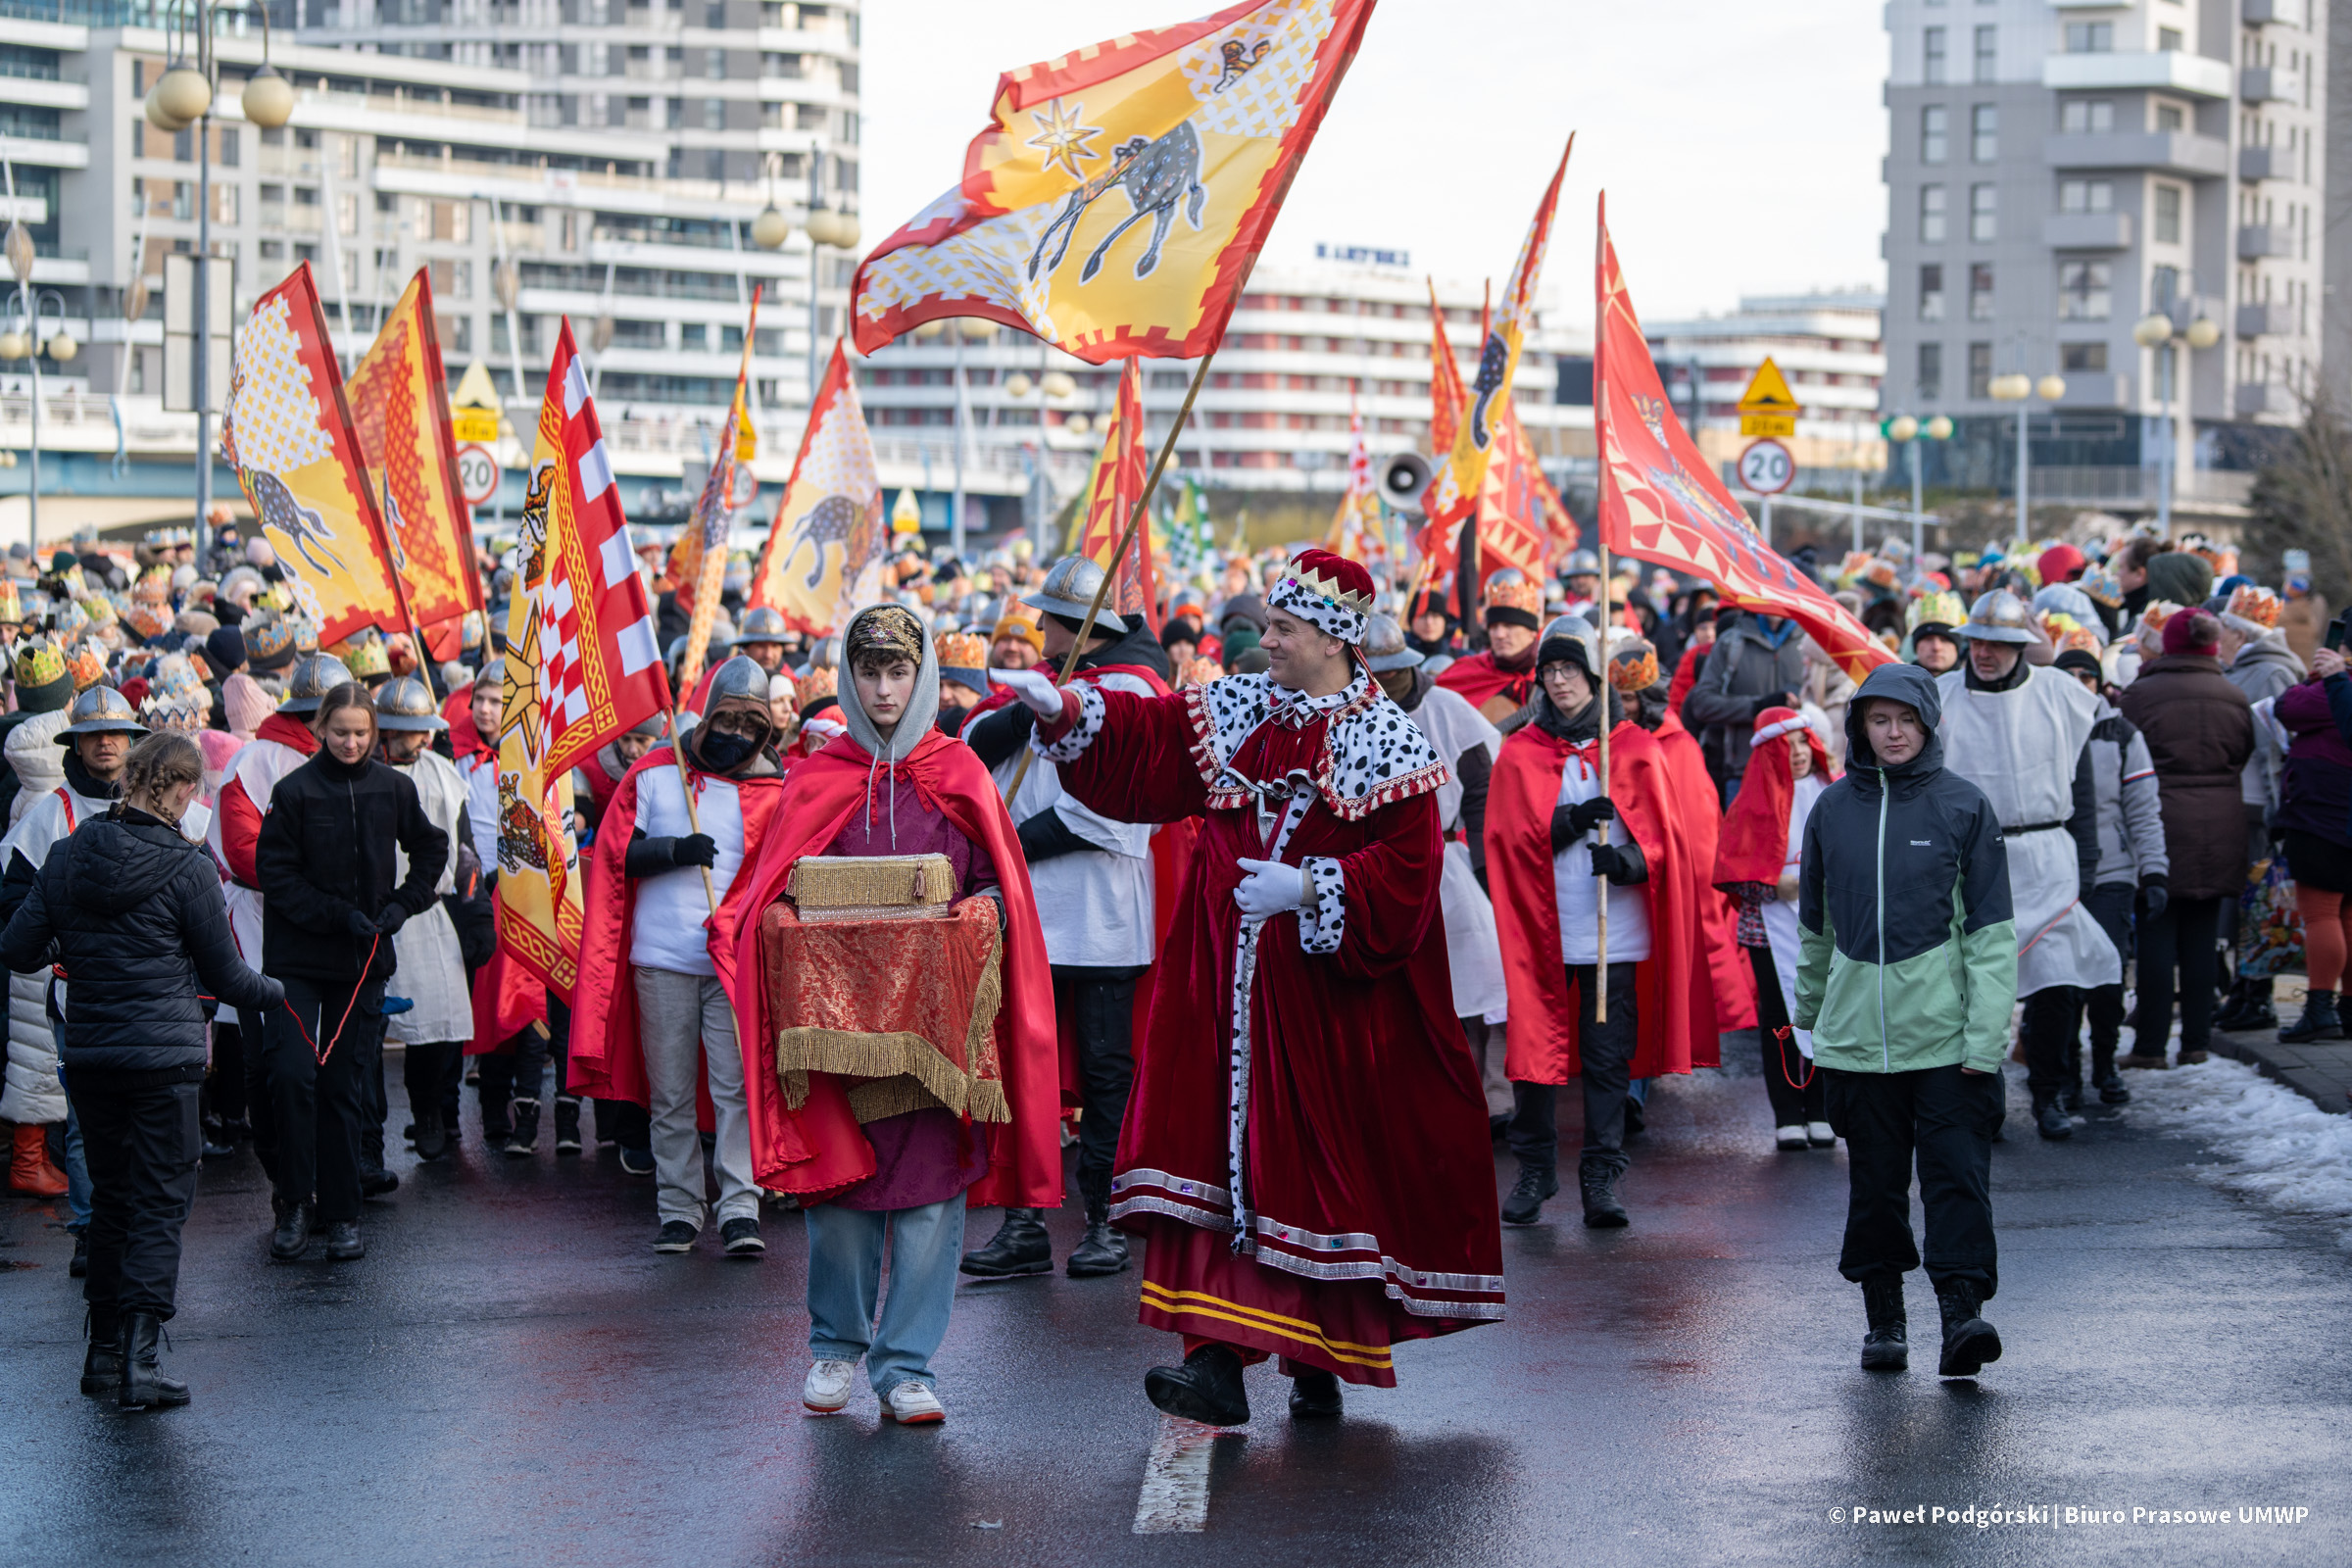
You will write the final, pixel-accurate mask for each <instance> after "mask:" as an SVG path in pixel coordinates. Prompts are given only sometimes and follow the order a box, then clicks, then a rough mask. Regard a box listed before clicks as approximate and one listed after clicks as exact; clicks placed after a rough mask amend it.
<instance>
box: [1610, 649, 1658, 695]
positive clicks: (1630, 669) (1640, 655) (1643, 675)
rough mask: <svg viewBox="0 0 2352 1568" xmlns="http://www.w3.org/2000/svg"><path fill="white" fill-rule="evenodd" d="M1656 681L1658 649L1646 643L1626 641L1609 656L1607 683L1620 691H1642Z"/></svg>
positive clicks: (1653, 684)
mask: <svg viewBox="0 0 2352 1568" xmlns="http://www.w3.org/2000/svg"><path fill="white" fill-rule="evenodd" d="M1657 683H1658V651H1657V650H1656V649H1655V648H1652V647H1650V646H1649V644H1647V643H1642V642H1637V643H1628V644H1627V645H1626V646H1625V647H1623V648H1621V649H1619V650H1618V651H1617V653H1616V654H1615V655H1614V656H1612V657H1611V659H1610V662H1609V684H1610V685H1612V686H1614V687H1616V688H1617V689H1618V690H1619V691H1621V692H1644V691H1647V690H1649V688H1651V687H1652V686H1655V685H1656V684H1657Z"/></svg>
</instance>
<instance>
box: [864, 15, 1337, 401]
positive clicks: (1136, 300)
mask: <svg viewBox="0 0 2352 1568" xmlns="http://www.w3.org/2000/svg"><path fill="white" fill-rule="evenodd" d="M1372 6H1373V0H1248V3H1245V4H1241V5H1234V6H1228V7H1226V8H1225V9H1224V10H1222V11H1219V12H1217V13H1216V14H1214V15H1213V16H1207V17H1201V18H1199V19H1197V20H1195V21H1192V22H1186V23H1179V24H1177V25H1174V26H1169V27H1154V28H1151V29H1148V30H1146V31H1142V32H1132V33H1125V34H1122V35H1121V36H1119V37H1116V38H1112V39H1109V40H1107V41H1105V42H1103V43H1099V44H1093V45H1090V46H1089V47H1087V48H1084V49H1080V50H1077V51H1075V52H1073V53H1071V54H1067V55H1064V56H1062V57H1061V58H1059V59H1057V60H1047V61H1043V62H1040V63H1039V64H1037V65H1033V66H1023V67H1021V68H1020V69H1018V70H1016V71H1008V72H1006V73H1005V74H1004V75H1003V76H1001V77H999V78H998V81H997V94H996V101H995V104H994V105H993V107H992V110H991V114H990V119H989V124H988V126H987V128H986V129H984V130H982V131H981V132H980V134H979V135H977V136H975V137H973V138H972V142H971V146H970V147H969V149H968V150H967V151H966V152H965V154H964V161H963V177H962V179H961V180H960V181H959V182H958V183H957V184H956V186H955V187H954V188H952V189H951V190H949V191H948V193H947V194H946V195H944V196H942V197H940V198H939V199H938V200H937V201H935V202H933V203H932V204H931V205H930V206H929V207H926V208H924V209H923V210H922V211H921V212H919V213H917V214H916V215H915V216H914V218H913V219H912V220H911V221H908V222H907V225H906V226H905V227H903V228H901V229H900V230H899V231H898V232H897V233H895V234H893V235H891V236H890V237H889V238H888V239H886V240H884V241H883V242H882V243H881V245H880V246H879V247H877V248H876V249H875V251H874V253H873V254H872V255H871V256H869V257H867V258H866V259H865V263H864V265H863V266H861V267H859V268H858V281H857V284H856V287H855V290H854V292H853V297H852V300H851V305H850V314H851V319H852V322H853V324H854V330H855V332H856V335H857V343H858V352H859V353H861V354H871V353H873V352H874V351H875V350H876V349H879V348H880V347H882V346H883V345H884V344H886V343H888V342H890V341H891V340H892V339H894V338H896V337H898V336H899V335H900V334H901V333H903V332H907V331H908V330H910V329H912V328H913V327H915V326H917V325H919V324H920V323H922V322H924V321H928V320H933V319H938V318H940V317H949V316H978V317H985V318H987V319H990V320H994V321H1002V322H1003V323H1005V325H1007V326H1012V327H1018V328H1019V329H1021V330H1022V331H1025V332H1031V333H1034V334H1035V335H1037V336H1038V337H1041V338H1044V339H1045V340H1047V341H1048V342H1050V343H1054V344H1056V345H1058V346H1059V347H1061V348H1062V349H1064V350H1066V351H1067V352H1069V353H1071V354H1074V355H1076V356H1077V357H1078V358H1080V359H1082V360H1085V361H1087V362H1089V363H1090V364H1094V365H1101V364H1103V363H1105V362H1106V361H1110V360H1115V359H1132V358H1135V357H1137V356H1144V357H1150V358H1175V359H1198V358H1199V357H1200V356H1201V355H1202V354H1206V353H1209V352H1210V351H1212V350H1214V349H1215V348H1216V346H1217V344H1218V342H1219V341H1220V340H1221V339H1222V338H1223V337H1224V335H1225V322H1226V319H1227V318H1228V317H1230V316H1231V315H1232V314H1233V307H1234V302H1235V301H1236V300H1237V299H1238V298H1239V297H1240V294H1241V288H1242V284H1243V282H1244V281H1245V280H1246V279H1247V278H1248V277H1249V274H1250V265H1251V263H1252V262H1253V261H1254V260H1255V259H1256V256H1257V252H1258V249H1259V247H1260V246H1261V245H1262V244H1263V243H1264V241H1265V237H1266V233H1267V230H1268V229H1270V228H1271V227H1272V226H1273V222H1274V216H1275V214H1276V213H1277V212H1278V211H1279V210H1280V209H1281V206H1282V199H1283V197H1284V195H1286V194H1287V193H1288V192H1289V190H1290V184H1291V179H1292V177H1293V176H1294V175H1295V174H1297V172H1298V171H1299V160H1301V159H1302V158H1304V157H1305V156H1306V149H1307V146H1308V144H1309V143H1310V142H1312V141H1313V140H1314V135H1315V130H1316V128H1317V127H1318V126H1319V125H1320V124H1321V123H1322V121H1323V114H1324V111H1325V110H1326V109H1327V108H1328V107H1329V106H1330V103H1331V97H1332V94H1333V93H1334V92H1336V91H1337V90H1338V88H1339V85H1340V78H1341V77H1342V76H1343V75H1345V74H1346V73H1347V70H1348V62H1350V61H1351V60H1353V59H1354V58H1355V50H1356V45H1357V43H1358V42H1359V41H1360V40H1361V38H1362V36H1363V31H1364V24H1365V23H1366V22H1368V21H1369V20H1370V19H1371V16H1372Z"/></svg>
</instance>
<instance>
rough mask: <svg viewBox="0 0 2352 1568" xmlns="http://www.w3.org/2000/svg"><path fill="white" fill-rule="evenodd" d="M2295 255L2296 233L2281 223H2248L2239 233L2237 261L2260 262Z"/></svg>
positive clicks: (2242, 226) (2241, 227)
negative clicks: (2267, 258) (2274, 257)
mask: <svg viewBox="0 0 2352 1568" xmlns="http://www.w3.org/2000/svg"><path fill="white" fill-rule="evenodd" d="M2294 254H2295V231H2294V230H2293V229H2291V228H2288V227H2286V226H2284V225H2283V224H2279V223H2246V224H2242V225H2240V226H2239V228H2238V231H2237V259H2238V260H2239V261H2241V262H2259V261H2261V260H2263V259H2264V258H2266V257H2272V256H2292V255H2294Z"/></svg>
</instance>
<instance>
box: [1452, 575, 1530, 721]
mask: <svg viewBox="0 0 2352 1568" xmlns="http://www.w3.org/2000/svg"><path fill="white" fill-rule="evenodd" d="M1485 604H1486V608H1485V609H1484V610H1483V611H1481V612H1480V613H1479V619H1480V620H1481V621H1483V622H1484V623H1485V625H1486V628H1487V646H1486V648H1485V649H1484V650H1483V651H1481V652H1479V653H1475V654H1469V655H1465V656H1464V657H1462V658H1460V659H1457V660H1455V661H1454V662H1452V663H1450V664H1447V665H1446V667H1445V668H1444V669H1442V670H1440V671H1439V672H1438V684H1439V685H1441V686H1443V687H1445V688H1446V690H1447V691H1449V692H1457V693H1459V694H1460V695H1461V697H1462V699H1463V700H1464V701H1466V702H1467V703H1469V705H1470V706H1471V707H1472V708H1475V709H1477V710H1478V711H1479V716H1480V717H1482V718H1484V719H1485V720H1486V721H1487V722H1488V723H1490V724H1499V723H1501V722H1502V721H1503V720H1504V719H1506V718H1508V717H1510V716H1511V715H1512V714H1513V713H1516V712H1517V711H1519V710H1520V709H1521V708H1522V707H1524V706H1525V705H1526V703H1527V699H1528V696H1529V695H1530V694H1531V693H1532V692H1533V691H1534V690H1535V685H1536V633H1537V631H1538V630H1539V629H1540V628H1541V627H1542V626H1543V624H1544V621H1543V614H1544V585H1543V584H1542V583H1534V582H1529V581H1528V580H1527V574H1526V573H1525V572H1523V571H1520V570H1519V569H1518V568H1516V567H1513V566H1506V567H1504V568H1503V569H1502V570H1500V571H1498V572H1496V573H1495V575H1494V576H1492V577H1489V578H1488V579H1487V592H1486V600H1485Z"/></svg>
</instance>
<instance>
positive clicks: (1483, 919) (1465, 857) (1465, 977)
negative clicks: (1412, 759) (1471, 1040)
mask: <svg viewBox="0 0 2352 1568" xmlns="http://www.w3.org/2000/svg"><path fill="white" fill-rule="evenodd" d="M1409 716H1410V717H1411V719H1412V721H1413V722H1414V723H1416V724H1418V725H1420V726H1421V733H1422V734H1424V735H1426V736H1428V737H1429V744H1430V745H1431V746H1433V747H1435V748H1436V749H1437V753H1438V755H1439V756H1440V757H1442V758H1444V759H1446V773H1447V777H1446V782H1445V783H1443V784H1441V785H1439V786H1438V791H1437V801H1438V821H1439V823H1440V824H1441V825H1442V826H1443V827H1444V829H1445V831H1446V834H1447V835H1448V837H1447V839H1446V865H1445V870H1444V872H1443V874H1442V875H1441V877H1440V879H1439V882H1438V903H1439V907H1441V908H1442V909H1443V910H1444V911H1445V915H1446V961H1447V963H1448V964H1449V965H1450V966H1451V968H1452V973H1453V1013H1454V1016H1455V1017H1457V1018H1487V1019H1489V1020H1490V1021H1494V1020H1498V1019H1500V1018H1501V1017H1503V1016H1505V1015H1506V1014H1505V1009H1506V1008H1507V1006H1508V1005H1509V1000H1510V999H1509V993H1508V991H1507V989H1506V988H1505V986H1504V984H1503V978H1502V939H1501V938H1500V937H1498V936H1496V935H1495V907H1494V906H1493V905H1492V904H1490V903H1489V902H1488V901H1487V894H1486V890H1485V889H1484V888H1481V887H1480V886H1479V885H1478V875H1477V873H1476V872H1474V871H1472V870H1471V869H1470V846H1469V845H1467V844H1462V843H1457V842H1456V841H1455V840H1454V839H1453V838H1452V837H1450V835H1451V834H1452V832H1453V830H1454V829H1455V828H1457V827H1460V826H1461V825H1462V821H1461V816H1462V780H1461V771H1462V770H1461V757H1462V754H1463V753H1465V752H1467V751H1469V750H1470V749H1471V748H1472V747H1474V746H1484V747H1485V748H1486V749H1487V761H1488V764H1489V765H1490V766H1492V765H1493V763H1494V761H1495V757H1496V756H1497V755H1499V754H1500V752H1501V749H1502V732H1501V731H1500V730H1498V729H1496V728H1495V726H1494V725H1492V724H1490V723H1488V722H1487V720H1486V717H1485V715H1483V714H1482V713H1480V712H1479V711H1478V710H1477V709H1475V708H1473V707H1471V706H1470V702H1469V699H1467V698H1465V697H1464V696H1462V694H1461V693H1459V692H1456V691H1449V690H1447V689H1446V687H1443V686H1432V687H1431V688H1430V689H1429V692H1428V694H1427V695H1426V696H1424V697H1423V698H1422V699H1421V705H1420V706H1419V707H1418V708H1415V709H1414V710H1413V711H1412V712H1411V713H1410V715H1409ZM1591 858H1592V857H1591V856H1589V855H1588V856H1587V857H1586V859H1587V862H1588V863H1590V861H1591ZM1613 934H1614V933H1612V935H1613Z"/></svg>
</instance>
